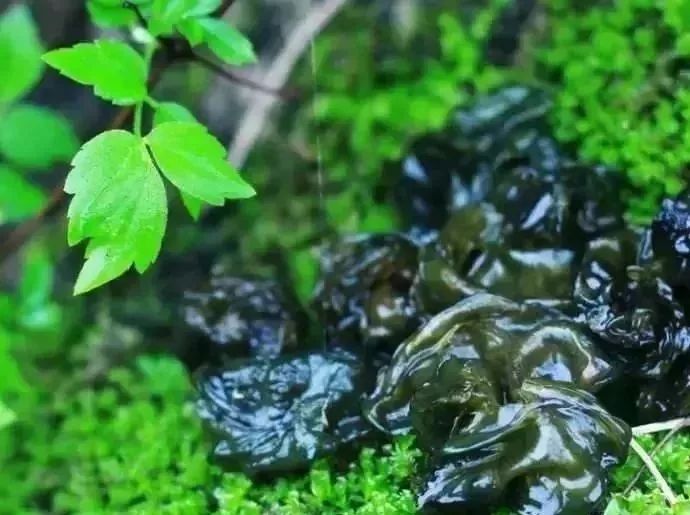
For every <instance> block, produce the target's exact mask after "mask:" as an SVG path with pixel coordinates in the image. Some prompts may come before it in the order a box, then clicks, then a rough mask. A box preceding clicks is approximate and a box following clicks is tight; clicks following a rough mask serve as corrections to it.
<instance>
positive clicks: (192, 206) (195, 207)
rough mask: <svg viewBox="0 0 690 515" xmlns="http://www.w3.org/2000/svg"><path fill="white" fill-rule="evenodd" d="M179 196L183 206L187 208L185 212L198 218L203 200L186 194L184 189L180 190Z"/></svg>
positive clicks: (195, 218)
mask: <svg viewBox="0 0 690 515" xmlns="http://www.w3.org/2000/svg"><path fill="white" fill-rule="evenodd" d="M180 196H181V197H182V203H183V204H184V207H186V208H187V212H188V213H189V215H190V216H191V217H192V218H193V219H194V220H198V219H199V215H200V214H201V206H202V205H203V202H202V201H201V200H199V199H198V198H194V197H192V196H191V195H187V194H186V193H185V192H184V191H180Z"/></svg>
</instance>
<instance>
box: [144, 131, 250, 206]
mask: <svg viewBox="0 0 690 515" xmlns="http://www.w3.org/2000/svg"><path fill="white" fill-rule="evenodd" d="M146 139H147V141H148V143H149V145H150V147H151V151H152V152H153V156H154V158H155V159H156V163H157V164H158V166H159V167H160V169H161V171H162V172H163V174H164V175H165V176H166V177H167V178H168V179H169V180H170V182H172V183H173V184H174V185H175V186H176V187H177V188H178V189H180V190H181V191H183V192H185V193H187V194H188V195H190V196H192V197H195V198H197V199H200V200H203V201H204V202H207V203H209V204H211V205H215V206H220V205H222V204H223V203H224V202H225V199H238V198H249V197H252V196H254V195H255V194H256V192H255V191H254V189H253V188H252V187H251V186H250V185H249V184H248V183H247V182H245V180H244V179H242V178H241V177H240V175H239V173H238V172H237V170H236V169H235V168H233V167H232V166H231V165H230V163H228V161H227V159H226V151H225V148H224V147H223V145H221V144H220V142H219V141H218V140H217V139H216V138H214V137H213V136H211V135H210V134H209V133H208V131H207V130H206V127H204V126H203V125H200V124H198V123H181V122H171V123H165V124H163V125H159V126H158V127H156V128H154V129H153V131H151V134H149V135H148V136H147V138H146Z"/></svg>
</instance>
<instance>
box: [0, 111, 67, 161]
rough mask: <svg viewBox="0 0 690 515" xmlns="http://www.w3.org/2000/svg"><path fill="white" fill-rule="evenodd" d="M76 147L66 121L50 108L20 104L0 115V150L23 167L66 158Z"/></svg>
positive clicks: (7, 157) (9, 159)
mask: <svg viewBox="0 0 690 515" xmlns="http://www.w3.org/2000/svg"><path fill="white" fill-rule="evenodd" d="M78 148H79V140H78V139H77V136H76V135H75V134H74V130H73V129H72V126H71V125H70V123H69V121H68V120H67V119H66V118H65V117H64V116H62V115H61V114H59V113H56V112H55V111H53V110H51V109H46V108H44V107H38V106H33V105H29V104H20V105H17V106H15V107H12V108H11V109H10V110H9V112H7V113H6V114H5V115H4V116H2V117H0V153H2V154H3V156H4V157H5V159H7V160H8V161H12V162H13V163H15V164H17V165H19V166H21V167H23V168H31V169H41V168H48V167H49V166H51V165H52V164H54V163H56V162H61V161H62V162H69V160H70V159H71V158H72V156H73V155H74V153H75V152H76V151H77V149H78Z"/></svg>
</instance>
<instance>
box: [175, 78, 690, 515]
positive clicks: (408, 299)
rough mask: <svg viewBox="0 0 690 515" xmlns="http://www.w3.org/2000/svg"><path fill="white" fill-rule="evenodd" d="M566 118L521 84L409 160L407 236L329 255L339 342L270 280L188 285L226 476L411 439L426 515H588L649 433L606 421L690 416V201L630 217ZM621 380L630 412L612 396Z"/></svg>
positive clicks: (322, 311)
mask: <svg viewBox="0 0 690 515" xmlns="http://www.w3.org/2000/svg"><path fill="white" fill-rule="evenodd" d="M549 108H550V102H549V99H548V97H547V96H546V95H545V94H544V93H543V92H540V91H537V90H533V89H530V88H525V87H518V86H515V87H509V88H506V89H503V90H501V91H499V92H497V93H496V94H494V95H492V96H489V97H487V98H484V99H482V100H480V101H479V102H477V104H476V105H474V106H472V107H470V108H469V109H464V110H461V111H458V112H457V113H456V114H455V115H454V116H453V117H452V118H451V120H450V121H449V124H448V126H447V127H446V128H445V129H444V130H443V131H442V132H441V133H439V134H430V135H426V136H424V137H422V138H420V139H419V140H418V141H416V142H414V143H413V144H412V145H411V149H410V153H409V155H408V156H407V157H406V158H405V159H403V160H402V162H401V163H399V165H398V166H397V168H398V170H399V171H398V174H399V181H398V184H397V186H396V195H395V198H396V203H397V205H398V208H399V211H400V212H401V214H402V215H403V218H404V219H405V220H406V221H407V228H406V230H405V231H404V232H401V233H392V234H377V235H361V236H356V237H349V238H345V239H343V240H342V241H339V242H337V243H335V244H333V245H331V246H329V247H328V249H327V250H325V251H324V252H323V254H322V274H321V279H320V281H319V283H318V286H317V289H316V291H315V293H314V297H313V302H312V305H311V308H312V311H313V314H314V317H313V318H314V320H318V321H319V324H320V326H319V327H320V331H311V333H307V332H306V331H305V330H304V323H303V322H304V320H305V315H304V312H303V311H302V309H301V308H299V307H297V303H296V302H295V301H294V296H293V295H291V294H289V293H286V292H285V291H283V289H281V288H279V287H278V286H277V285H276V284H274V283H272V282H267V281H265V280H250V279H241V278H237V277H231V276H225V275H220V276H216V277H214V278H213V279H212V281H211V285H210V287H209V288H207V289H206V290H204V291H201V292H190V293H188V295H187V296H186V298H185V305H184V309H183V317H184V319H185V320H186V322H187V325H188V329H187V330H188V331H191V333H192V334H195V335H197V337H198V338H200V341H202V343H203V348H204V349H205V353H206V354H205V358H204V361H205V366H203V367H201V369H200V370H199V371H198V372H197V374H198V387H199V392H200V396H199V400H198V403H197V406H198V411H199V413H200V415H201V417H202V418H203V419H204V420H206V421H208V422H209V425H210V426H211V427H212V428H213V429H214V432H215V434H216V435H217V444H216V447H215V455H216V457H217V458H218V459H219V460H220V461H221V462H222V463H223V464H225V466H227V467H228V468H231V469H234V470H242V471H244V472H246V473H250V474H256V473H274V472H277V471H280V472H289V471H295V470H299V469H303V468H305V467H306V466H307V465H308V464H309V463H310V462H311V461H312V460H314V459H315V458H317V457H319V456H324V455H327V454H328V455H332V454H333V453H335V452H337V451H338V450H339V449H342V448H343V446H347V445H351V444H353V443H355V442H357V441H361V440H362V439H363V438H365V437H370V436H374V435H395V434H401V433H412V434H414V435H415V436H416V439H417V442H418V443H419V445H420V447H421V448H422V449H423V450H424V451H425V453H426V457H427V459H426V460H425V462H426V467H427V470H426V472H425V476H424V478H422V479H421V481H418V482H417V483H418V484H420V485H421V487H420V490H419V505H420V508H427V507H431V508H436V507H451V509H453V510H455V511H454V512H456V513H457V512H460V513H473V514H474V513H482V512H484V511H486V510H489V509H490V508H491V507H492V506H495V505H497V504H500V503H511V504H512V505H513V507H514V508H515V509H516V510H517V512H518V513H521V514H533V513H539V514H541V515H550V514H553V515H556V514H580V513H590V512H592V511H595V510H596V509H597V508H598V507H600V505H601V502H602V500H603V499H604V496H605V494H606V486H607V482H608V474H609V472H610V470H611V468H612V467H614V466H616V465H617V464H619V463H620V462H621V461H622V460H624V459H625V457H626V454H627V446H628V442H629V439H630V429H629V427H628V425H627V424H626V422H624V421H623V420H622V419H620V418H617V417H616V416H614V415H613V414H612V413H611V412H610V411H609V409H608V408H611V409H615V413H617V414H620V413H623V412H625V413H626V418H627V422H631V423H632V422H639V421H648V420H649V419H652V418H654V417H659V416H665V417H670V416H677V415H681V414H685V413H688V412H690V379H689V378H690V332H689V327H690V326H688V323H687V320H686V318H687V317H688V316H690V311H688V309H690V197H688V196H681V197H679V198H678V199H676V200H674V201H665V202H664V204H663V206H662V209H661V212H660V214H659V216H658V217H657V219H656V220H655V222H654V223H653V224H652V226H651V227H650V228H646V229H645V228H634V227H630V226H628V225H627V224H626V223H625V221H624V217H623V212H624V209H623V205H622V202H621V199H620V197H621V195H620V192H621V189H622V188H623V186H624V184H623V183H622V180H623V179H622V178H621V176H620V175H618V174H615V173H612V172H610V171H608V170H607V169H605V168H603V167H596V166H585V165H583V164H582V163H579V162H577V161H575V160H574V159H573V158H572V157H570V156H569V155H568V154H566V153H564V152H563V150H562V149H561V148H560V147H559V145H557V144H556V142H555V140H554V139H553V138H552V136H551V135H550V132H549V131H550V129H549V125H548V123H547V118H546V115H547V114H548V112H549ZM395 168H396V167H391V168H389V169H388V170H387V172H388V173H390V172H391V171H395ZM308 334H311V335H312V336H311V337H310V336H308ZM315 334H319V335H321V337H320V339H319V340H318V341H314V338H313V335H315ZM631 379H632V381H633V382H634V384H632V385H629V384H628V383H627V382H629V381H631ZM621 385H624V386H625V388H626V391H627V395H628V396H629V397H630V399H629V404H630V409H628V410H627V411H626V410H624V409H621V406H620V405H621V404H625V403H624V402H623V401H622V400H621V399H620V398H618V399H617V400H616V406H608V405H607V404H606V399H607V392H611V391H615V390H616V389H617V388H618V389H619V390H620V388H621Z"/></svg>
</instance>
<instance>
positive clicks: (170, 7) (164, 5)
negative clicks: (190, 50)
mask: <svg viewBox="0 0 690 515" xmlns="http://www.w3.org/2000/svg"><path fill="white" fill-rule="evenodd" d="M194 3H195V0H154V1H153V6H152V8H151V17H150V18H149V31H150V32H151V34H153V35H154V36H158V35H161V34H165V35H169V34H172V32H173V28H174V26H175V25H176V24H177V23H178V22H179V21H181V20H182V18H183V17H184V15H185V13H186V12H187V11H189V9H190V8H191V7H192V6H193V5H194Z"/></svg>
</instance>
